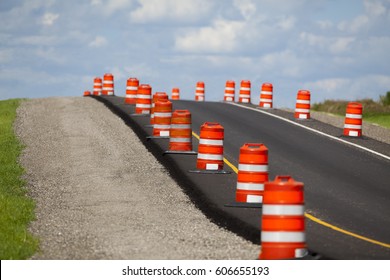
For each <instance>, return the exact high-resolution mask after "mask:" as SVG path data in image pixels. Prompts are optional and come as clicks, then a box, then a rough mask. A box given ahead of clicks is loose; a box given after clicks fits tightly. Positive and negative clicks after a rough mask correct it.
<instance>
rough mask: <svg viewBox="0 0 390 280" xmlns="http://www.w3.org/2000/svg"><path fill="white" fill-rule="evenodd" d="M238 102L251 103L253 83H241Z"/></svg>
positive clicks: (245, 81)
mask: <svg viewBox="0 0 390 280" xmlns="http://www.w3.org/2000/svg"><path fill="white" fill-rule="evenodd" d="M238 102H240V103H251V81H248V80H243V81H241V87H240V94H239V96H238Z"/></svg>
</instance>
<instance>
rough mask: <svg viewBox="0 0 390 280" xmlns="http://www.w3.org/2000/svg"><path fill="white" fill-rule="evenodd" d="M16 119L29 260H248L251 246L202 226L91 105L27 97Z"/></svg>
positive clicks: (144, 155) (110, 117) (137, 148)
mask: <svg viewBox="0 0 390 280" xmlns="http://www.w3.org/2000/svg"><path fill="white" fill-rule="evenodd" d="M17 113H18V116H17V120H16V122H15V131H16V133H17V135H18V136H19V138H20V139H21V141H22V142H23V143H24V144H25V145H26V149H25V150H24V152H23V154H22V156H21V158H20V161H21V164H22V166H23V167H24V168H25V170H26V175H25V179H26V181H27V185H28V188H29V192H30V195H31V196H32V197H33V198H34V200H35V201H36V203H37V206H36V217H37V219H36V221H34V222H33V223H32V224H31V229H30V230H31V232H32V233H33V234H35V235H36V236H38V237H39V238H40V241H41V246H40V251H39V252H38V253H37V254H36V255H34V256H33V259H256V258H257V256H258V254H259V250H260V246H259V245H257V244H252V243H250V242H248V241H246V240H244V239H243V238H241V237H239V236H237V235H235V234H233V233H231V232H229V231H227V230H225V229H223V228H220V227H219V226H217V225H215V224H214V223H212V222H210V221H209V220H208V219H207V218H206V217H205V216H204V215H203V213H202V212H201V211H200V210H198V209H197V208H196V207H195V206H194V205H193V204H192V203H191V201H190V200H189V198H188V197H187V196H186V195H185V194H184V193H183V191H182V190H181V188H180V187H179V186H178V185H177V183H176V182H175V181H174V180H173V179H172V178H171V177H170V176H169V174H168V173H167V171H166V170H165V168H164V167H163V166H161V164H160V163H158V162H157V160H156V159H155V158H154V157H153V156H152V155H151V154H150V153H149V152H148V151H147V149H146V148H145V147H144V146H143V145H142V143H141V142H140V141H139V139H138V138H137V136H136V135H135V134H134V133H133V131H131V130H130V129H129V128H128V127H127V126H126V125H125V124H124V123H123V122H122V120H120V119H119V118H118V117H117V116H115V115H114V114H112V113H111V112H110V111H109V110H108V109H107V108H106V107H105V106H104V105H103V104H101V103H100V102H98V101H96V100H94V99H92V98H82V97H73V98H69V97H66V98H45V99H31V100H28V101H25V102H23V103H22V105H21V106H20V107H19V109H18V112H17Z"/></svg>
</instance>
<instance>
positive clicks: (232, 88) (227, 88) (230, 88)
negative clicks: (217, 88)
mask: <svg viewBox="0 0 390 280" xmlns="http://www.w3.org/2000/svg"><path fill="white" fill-rule="evenodd" d="M225 90H235V88H234V87H225Z"/></svg>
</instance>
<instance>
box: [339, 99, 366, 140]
mask: <svg viewBox="0 0 390 280" xmlns="http://www.w3.org/2000/svg"><path fill="white" fill-rule="evenodd" d="M362 124H363V106H362V104H360V103H358V102H349V103H348V105H347V110H346V113H345V120H344V135H345V136H353V137H360V136H362Z"/></svg>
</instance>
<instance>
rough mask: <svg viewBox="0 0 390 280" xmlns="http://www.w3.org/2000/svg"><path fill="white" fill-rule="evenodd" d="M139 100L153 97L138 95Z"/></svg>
mask: <svg viewBox="0 0 390 280" xmlns="http://www.w3.org/2000/svg"><path fill="white" fill-rule="evenodd" d="M137 98H139V99H151V95H149V94H137Z"/></svg>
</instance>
